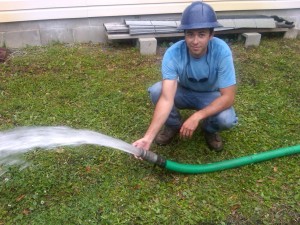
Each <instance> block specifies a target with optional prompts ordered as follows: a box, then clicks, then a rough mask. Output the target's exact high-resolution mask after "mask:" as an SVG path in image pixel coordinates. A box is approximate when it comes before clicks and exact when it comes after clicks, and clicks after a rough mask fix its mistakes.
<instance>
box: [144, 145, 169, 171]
mask: <svg viewBox="0 0 300 225" xmlns="http://www.w3.org/2000/svg"><path fill="white" fill-rule="evenodd" d="M140 153H141V154H140V155H139V157H140V158H142V159H143V160H146V161H147V162H150V163H154V164H156V165H158V166H160V167H163V168H164V167H165V166H166V160H165V159H164V158H163V157H161V156H160V155H157V154H156V153H154V152H151V151H147V150H143V149H140Z"/></svg>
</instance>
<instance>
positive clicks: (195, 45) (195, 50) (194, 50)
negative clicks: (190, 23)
mask: <svg viewBox="0 0 300 225" xmlns="http://www.w3.org/2000/svg"><path fill="white" fill-rule="evenodd" d="M212 37H213V34H211V33H210V32H209V29H194V30H186V31H185V41H186V44H187V47H188V49H189V51H190V54H191V55H192V56H193V57H195V58H200V57H201V56H203V55H204V54H205V53H206V50H207V45H208V42H209V40H210V39H211V38H212Z"/></svg>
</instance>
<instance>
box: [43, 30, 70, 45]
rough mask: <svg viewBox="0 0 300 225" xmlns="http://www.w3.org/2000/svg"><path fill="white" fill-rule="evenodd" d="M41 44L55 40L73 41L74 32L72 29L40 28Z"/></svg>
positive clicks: (61, 41) (62, 41)
mask: <svg viewBox="0 0 300 225" xmlns="http://www.w3.org/2000/svg"><path fill="white" fill-rule="evenodd" d="M40 35H41V44H42V45H48V44H51V43H55V42H60V43H73V42H74V40H73V33H72V30H71V29H65V28H53V29H43V30H40Z"/></svg>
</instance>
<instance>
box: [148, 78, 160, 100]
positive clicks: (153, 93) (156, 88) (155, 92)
mask: <svg viewBox="0 0 300 225" xmlns="http://www.w3.org/2000/svg"><path fill="white" fill-rule="evenodd" d="M161 89H162V82H157V83H155V84H154V85H152V86H151V87H149V88H148V92H149V94H150V98H151V101H152V102H153V104H156V103H157V102H158V99H159V97H160V93H161Z"/></svg>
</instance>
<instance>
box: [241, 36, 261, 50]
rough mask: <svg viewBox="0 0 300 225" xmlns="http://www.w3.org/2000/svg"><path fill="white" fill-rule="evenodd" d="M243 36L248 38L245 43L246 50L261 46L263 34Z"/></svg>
mask: <svg viewBox="0 0 300 225" xmlns="http://www.w3.org/2000/svg"><path fill="white" fill-rule="evenodd" d="M242 36H243V37H245V38H246V41H245V47H246V48H247V47H250V46H259V43H260V39H261V34H259V33H243V34H242Z"/></svg>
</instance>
